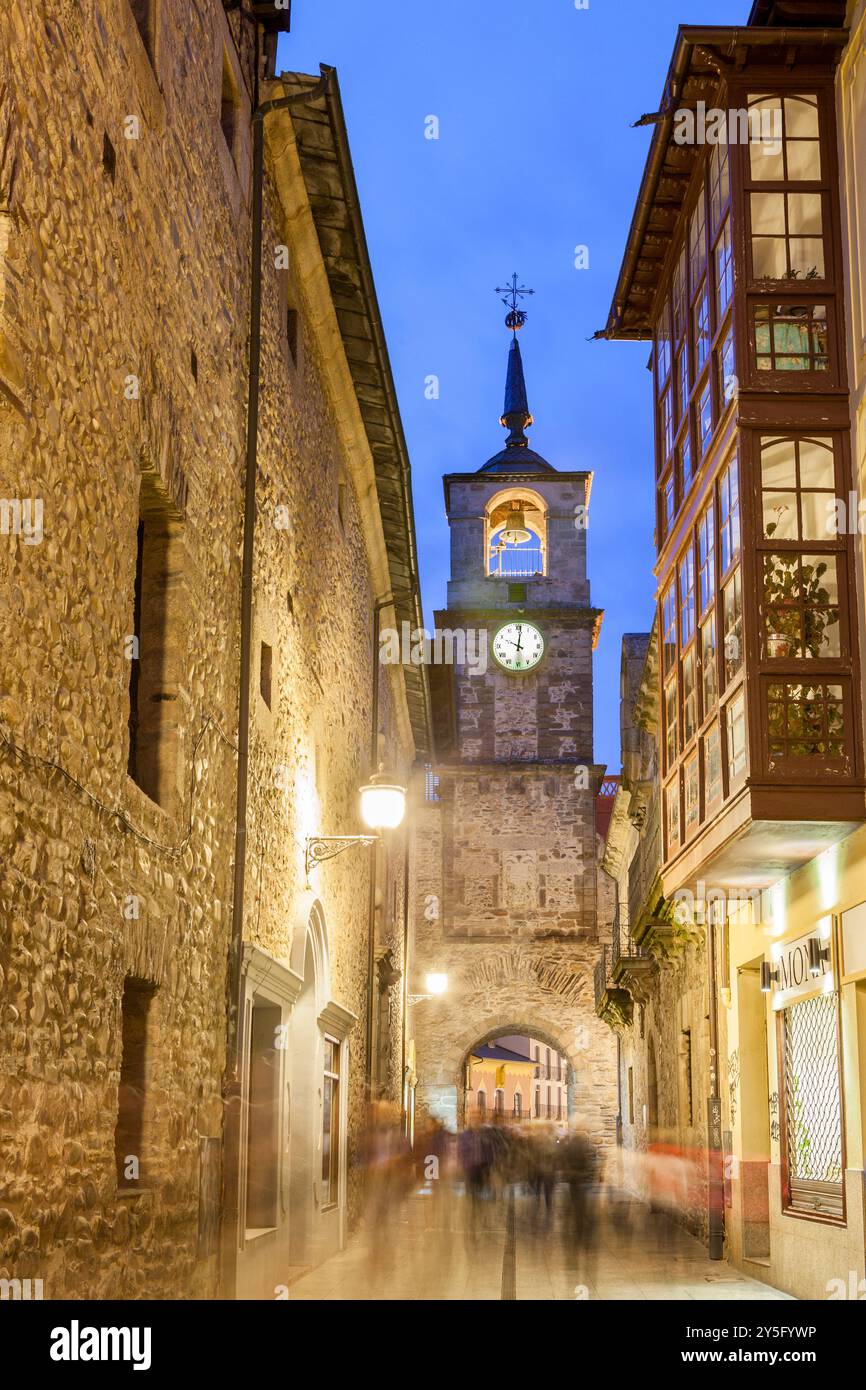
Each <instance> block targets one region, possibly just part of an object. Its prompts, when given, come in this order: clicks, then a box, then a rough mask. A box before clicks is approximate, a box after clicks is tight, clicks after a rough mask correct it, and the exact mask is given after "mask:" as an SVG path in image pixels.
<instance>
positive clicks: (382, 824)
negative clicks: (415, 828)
mask: <svg viewBox="0 0 866 1390" xmlns="http://www.w3.org/2000/svg"><path fill="white" fill-rule="evenodd" d="M405 814H406V788H405V787H400V786H398V785H397V784H396V783H395V782H388V781H387V780H386V779H385V776H384V774H383V772H382V767H381V764H380V766H379V771H378V772H377V773H376V774H375V776H373V777H371V778H370V781H369V782H368V783H367V784H366V786H363V787H362V788H361V816H362V818H363V821H364V824H365V825H367V826H369V827H370V829H371V830H396V829H397V826H398V825H400V824H401V822H402V820H403V817H404V815H405Z"/></svg>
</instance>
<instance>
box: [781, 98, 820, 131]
mask: <svg viewBox="0 0 866 1390" xmlns="http://www.w3.org/2000/svg"><path fill="white" fill-rule="evenodd" d="M785 135H786V137H789V136H800V137H801V138H804V139H806V140H817V139H818V103H817V99H816V98H815V97H785Z"/></svg>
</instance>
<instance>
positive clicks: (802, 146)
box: [749, 96, 821, 183]
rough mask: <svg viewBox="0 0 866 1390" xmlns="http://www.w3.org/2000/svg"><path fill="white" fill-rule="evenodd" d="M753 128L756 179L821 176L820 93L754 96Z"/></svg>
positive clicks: (789, 180) (751, 154)
mask: <svg viewBox="0 0 866 1390" xmlns="http://www.w3.org/2000/svg"><path fill="white" fill-rule="evenodd" d="M749 128H750V134H751V139H750V142H749V169H750V173H751V176H752V179H753V180H754V181H755V182H756V183H777V182H787V183H800V182H806V181H809V182H816V181H817V180H819V179H820V177H821V148H820V144H819V141H818V99H817V97H814V96H790V97H774V96H750V97H749Z"/></svg>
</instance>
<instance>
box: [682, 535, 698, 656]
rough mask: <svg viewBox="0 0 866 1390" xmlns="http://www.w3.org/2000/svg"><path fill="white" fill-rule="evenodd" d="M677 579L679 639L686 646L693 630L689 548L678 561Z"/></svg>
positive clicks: (692, 558)
mask: <svg viewBox="0 0 866 1390" xmlns="http://www.w3.org/2000/svg"><path fill="white" fill-rule="evenodd" d="M679 580H680V629H681V631H680V641H681V642H682V645H683V646H686V644H687V643H688V642H689V640H690V639H691V637H692V636H693V634H694V630H695V561H694V556H693V554H692V552H691V549H689V550H687V551H686V553H685V555H684V556H683V558H682V560H681V561H680V568H679Z"/></svg>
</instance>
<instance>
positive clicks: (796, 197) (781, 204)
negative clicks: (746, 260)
mask: <svg viewBox="0 0 866 1390" xmlns="http://www.w3.org/2000/svg"><path fill="white" fill-rule="evenodd" d="M749 207H750V209H751V219H752V277H753V279H755V280H823V279H824V239H823V236H822V231H823V228H822V221H821V194H820V193H767V192H760V193H757V192H753V193H750V194H749Z"/></svg>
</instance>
